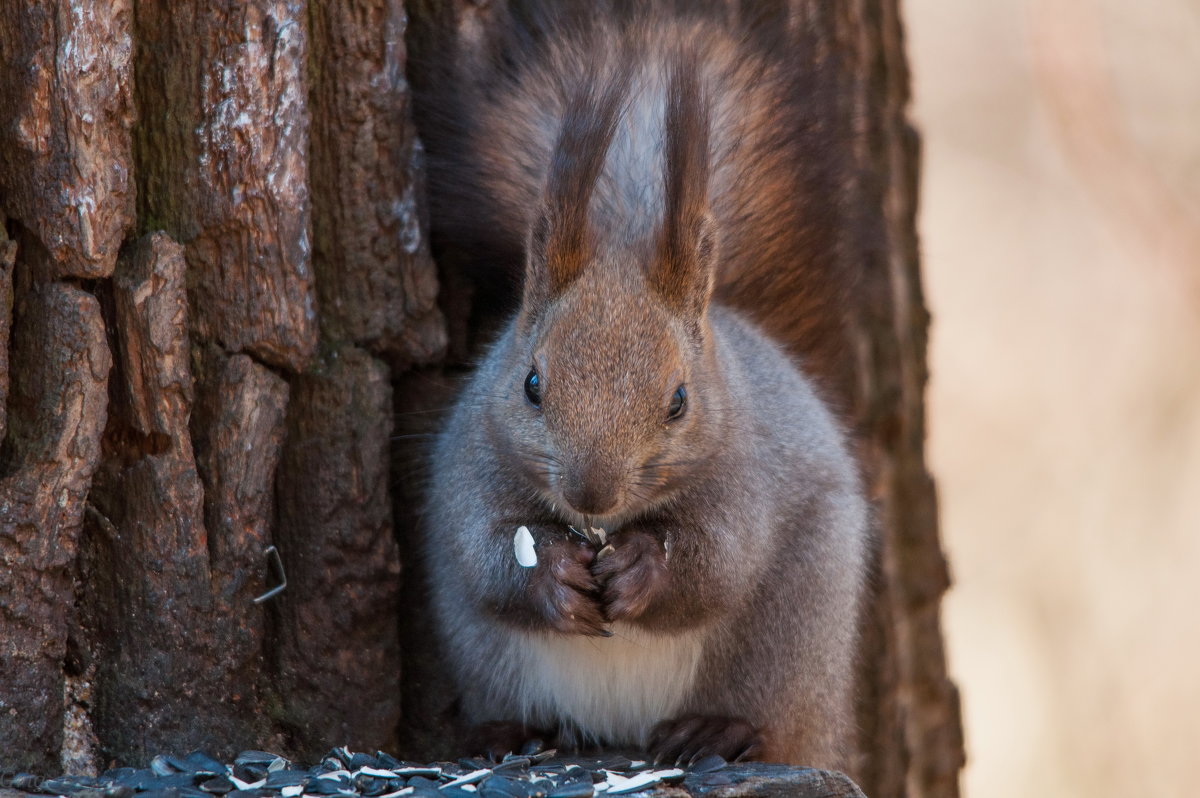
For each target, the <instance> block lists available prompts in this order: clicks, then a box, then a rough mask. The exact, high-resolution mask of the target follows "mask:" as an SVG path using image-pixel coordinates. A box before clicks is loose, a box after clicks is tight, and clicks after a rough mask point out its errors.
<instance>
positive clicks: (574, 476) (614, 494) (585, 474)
mask: <svg viewBox="0 0 1200 798" xmlns="http://www.w3.org/2000/svg"><path fill="white" fill-rule="evenodd" d="M561 485H562V493H563V498H564V499H566V501H567V504H569V505H571V507H572V508H573V509H574V510H575V511H576V512H578V513H579V514H581V515H604V514H605V513H608V512H610V511H612V510H613V509H614V508H616V506H617V503H618V501H619V500H620V498H621V483H620V474H619V472H618V471H617V470H616V469H609V468H605V467H604V466H602V465H598V464H591V465H588V466H586V467H584V468H578V469H572V470H571V472H570V473H568V474H565V475H564V478H563V480H562V483H561Z"/></svg>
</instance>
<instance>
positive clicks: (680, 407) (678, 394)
mask: <svg viewBox="0 0 1200 798" xmlns="http://www.w3.org/2000/svg"><path fill="white" fill-rule="evenodd" d="M685 409H687V389H686V388H684V387H683V386H682V385H680V386H679V387H678V388H676V389H675V393H674V394H673V395H672V396H671V404H670V405H669V406H668V407H667V421H674V420H675V419H677V418H679V417H680V416H682V415H683V411H684V410H685Z"/></svg>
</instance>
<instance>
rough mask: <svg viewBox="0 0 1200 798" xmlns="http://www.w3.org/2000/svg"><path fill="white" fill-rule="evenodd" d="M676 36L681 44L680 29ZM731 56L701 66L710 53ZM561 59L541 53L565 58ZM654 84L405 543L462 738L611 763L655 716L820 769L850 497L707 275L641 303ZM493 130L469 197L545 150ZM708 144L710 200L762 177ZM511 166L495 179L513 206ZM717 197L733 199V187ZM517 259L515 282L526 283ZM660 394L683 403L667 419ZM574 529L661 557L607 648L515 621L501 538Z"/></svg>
mask: <svg viewBox="0 0 1200 798" xmlns="http://www.w3.org/2000/svg"><path fill="white" fill-rule="evenodd" d="M688 37H689V38H688V41H693V40H702V39H703V35H702V33H698V32H697V31H696V30H694V29H692V28H689V29H688ZM670 38H671V37H670V36H667V35H665V34H663V35H659V36H646V35H642V36H641V37H640V38H639V41H640V42H641V43H642V45H643V46H650V45H652V44H653V43H654V42H656V41H659V40H661V39H670ZM647 42H649V43H650V44H647ZM732 46H733V45H732V44H731V43H730V42H727V41H723V42H722V43H721V46H720V47H719V48H716V50H717V51H718V52H719V53H720V55H721V58H726V59H727V58H728V50H729V49H730V48H731V47H732ZM563 47H565V48H566V49H568V50H569V49H570V42H569V41H568V42H567V43H566V44H565V45H563ZM632 52H633V53H634V56H635V57H636V56H637V53H638V52H639V51H638V50H637V49H636V48H635V49H634V50H632ZM700 54H701V57H703V55H704V51H703V49H701V53H700ZM568 55H569V54H568ZM568 55H564V54H563V52H561V50H555V51H554V53H553V59H552V60H555V61H556V62H557V63H569V62H573V60H574V61H579V60H580V54H578V53H575V54H574V55H573V58H572V57H568ZM667 60H668V58H667V56H664V55H647V56H646V63H654V64H658V65H660V67H661V65H662V64H663V63H665V61H667ZM719 66H720V65H719V64H718V65H717V66H712V65H708V66H706V68H705V72H706V74H707V73H714V72H719V71H720V70H719V69H718V68H717V67H719ZM600 72H601V74H600V75H599V77H597V78H595V79H598V80H602V79H603V77H604V75H603V73H604V70H600ZM664 74H665V73H664V72H656V73H654V74H653V75H651V76H650V77H647V75H646V74H645V73H643V74H642V75H641V76H640V78H638V79H635V80H634V82H633V88H632V89H631V91H632V92H633V97H632V98H631V99H630V100H629V101H628V103H627V106H626V116H625V117H624V122H623V124H622V125H621V126H618V128H617V132H616V135H615V137H614V140H613V143H612V145H611V149H610V151H609V155H608V162H607V167H606V169H605V171H604V172H603V174H602V175H601V177H600V182H599V184H598V190H597V198H596V199H595V200H594V201H593V206H592V228H591V230H592V235H593V236H594V239H595V241H596V244H597V246H596V247H595V250H594V251H593V252H592V255H591V257H590V259H589V261H588V262H587V264H586V266H585V268H583V270H582V272H581V273H580V274H579V276H578V277H577V278H576V279H575V280H574V281H573V282H572V283H571V284H570V285H569V286H567V287H566V288H565V289H563V290H561V292H560V293H558V294H557V295H554V296H550V297H541V298H539V299H538V300H537V302H536V303H535V304H534V305H533V306H530V303H531V302H532V300H530V298H529V295H527V297H526V303H525V305H523V307H522V308H521V311H520V313H519V314H518V317H517V319H515V320H514V321H513V322H512V323H510V324H509V325H508V326H507V328H506V329H505V330H504V331H503V333H502V334H501V335H500V336H499V338H498V340H497V341H496V342H495V343H494V344H493V345H492V346H491V348H490V349H489V350H488V352H487V353H486V355H485V356H484V358H483V359H482V362H481V363H480V365H479V367H478V369H477V370H476V372H475V373H474V375H473V376H472V378H471V379H470V381H469V383H468V384H467V385H466V386H465V388H464V389H463V391H462V394H461V397H460V398H459V400H458V403H457V405H456V407H455V408H454V410H453V412H452V414H451V416H450V417H449V419H448V422H447V424H446V426H445V428H444V430H443V431H442V433H441V434H440V436H439V438H438V441H437V445H436V450H435V453H434V459H433V471H432V477H433V478H432V484H431V490H430V494H429V497H428V509H427V513H426V519H427V531H426V538H425V554H426V557H427V560H428V570H429V573H430V574H431V578H432V586H433V598H434V609H435V612H436V613H437V620H438V628H439V629H440V631H441V633H442V637H443V644H444V646H445V650H446V655H447V657H448V660H449V663H450V665H451V667H452V669H453V673H454V676H455V678H456V681H457V683H458V685H459V686H460V688H461V690H462V695H463V706H464V708H465V711H466V713H467V714H468V717H469V718H470V719H471V720H472V721H474V722H483V721H489V720H519V721H524V722H527V723H531V724H540V725H546V724H554V725H559V726H561V728H562V730H563V734H564V736H565V737H567V738H574V739H576V740H580V741H595V742H601V743H606V744H610V745H616V746H629V745H644V744H645V743H646V742H647V736H648V734H649V732H650V730H651V728H652V727H653V725H654V724H655V723H657V722H659V721H663V720H668V719H669V718H670V717H674V716H678V715H685V714H689V713H696V714H704V715H723V716H728V717H731V718H740V719H744V720H746V721H748V722H749V723H750V724H752V725H753V726H755V727H756V728H759V729H761V730H762V731H763V733H764V736H765V740H766V750H765V755H766V756H767V757H770V758H773V759H777V760H781V761H789V762H795V763H801V764H805V765H816V766H823V767H844V765H845V761H844V757H845V755H846V754H847V752H848V750H849V744H850V741H851V739H852V716H853V712H852V682H853V672H854V660H855V646H856V640H857V636H858V623H859V614H860V610H861V606H860V605H861V603H862V595H863V591H864V572H865V562H866V558H867V556H868V552H867V548H868V512H867V504H866V501H865V499H864V497H863V493H862V487H861V485H860V482H859V477H858V474H857V470H856V465H855V463H854V461H853V458H852V457H851V455H850V453H849V449H848V444H847V441H846V438H845V435H844V433H843V432H842V431H841V430H840V429H839V426H838V424H837V422H836V420H835V419H834V417H833V415H832V414H831V412H830V411H829V410H828V408H827V407H826V405H825V404H824V403H823V402H822V400H821V399H820V397H819V396H818V395H817V393H816V392H815V391H814V389H813V388H812V386H811V384H810V382H809V380H808V379H806V377H805V376H804V375H803V374H802V373H801V371H800V369H799V368H797V366H796V364H795V363H794V362H793V361H792V360H791V359H790V358H789V357H788V356H787V355H786V354H785V353H784V352H783V351H782V350H781V349H780V348H779V346H777V345H776V344H775V343H773V342H772V341H771V340H769V339H768V338H767V337H766V335H765V334H764V333H763V332H762V331H761V329H760V328H759V327H757V326H756V325H754V324H752V323H751V322H749V321H748V320H747V319H746V318H744V317H743V316H742V315H740V314H739V313H738V312H736V311H734V310H731V309H728V308H726V307H723V306H721V305H720V304H718V302H719V298H718V301H714V302H713V303H711V304H709V303H708V294H707V291H708V290H710V289H711V280H701V281H697V282H696V284H695V285H696V286H697V287H695V288H689V289H688V290H692V291H695V292H699V293H697V295H696V296H695V297H694V299H695V302H694V303H693V305H694V306H695V307H697V308H700V311H699V312H700V313H701V315H700V318H699V319H696V318H689V317H688V313H687V312H686V311H681V310H680V309H679V308H680V306H679V305H678V304H672V303H670V302H667V301H665V300H664V298H663V297H660V296H658V295H657V294H656V293H655V291H654V290H652V289H651V287H650V283H651V281H650V278H649V276H648V275H652V274H653V273H654V270H655V269H656V268H660V267H658V266H656V265H655V262H654V259H655V255H654V252H655V250H654V247H653V241H654V236H655V235H656V232H657V231H658V230H659V229H660V227H661V226H663V225H670V224H671V220H668V219H661V214H662V210H661V209H662V207H663V197H662V194H663V182H662V177H661V172H662V169H663V168H664V167H663V154H662V153H663V136H662V134H661V131H655V130H654V129H653V125H654V124H659V125H662V124H663V121H662V119H663V110H662V109H663V106H664V102H663V95H664V91H665V88H664V86H665V81H666V78H665V77H664V76H663V75H664ZM635 77H638V76H635ZM566 83H569V81H566V80H565V79H560V80H555V81H551V80H549V79H546V78H545V77H544V76H542V75H541V73H539V72H538V70H537V69H533V70H531V72H530V74H529V75H528V76H527V79H526V80H525V81H524V82H522V81H521V80H520V79H517V80H516V81H515V85H516V86H517V89H515V90H514V91H513V92H512V95H511V106H506V104H505V103H506V102H508V101H509V100H508V99H506V97H504V96H498V97H496V98H494V99H493V100H492V103H491V105H490V106H489V107H488V109H487V111H486V113H485V114H484V116H485V117H486V118H489V119H502V118H503V117H504V115H505V114H506V112H507V113H510V114H514V113H516V112H517V111H519V110H520V109H521V108H526V107H529V106H530V105H531V104H532V103H533V100H531V98H533V97H536V96H538V94H539V92H543V93H547V94H548V95H552V96H547V98H546V99H545V101H544V102H540V103H537V106H538V107H539V108H540V109H549V110H547V111H546V112H550V111H552V110H553V109H561V108H563V107H564V106H565V104H566V102H565V99H564V98H563V97H562V96H561V92H562V91H564V89H563V88H562V87H563V85H564V84H566ZM708 91H710V92H717V93H718V96H717V97H715V98H714V99H715V101H714V102H713V104H712V107H713V113H714V115H715V118H716V124H717V126H718V127H719V126H720V125H722V124H723V121H722V120H724V119H725V118H727V117H729V116H730V115H732V114H733V113H734V110H732V109H734V108H736V106H737V104H738V102H739V101H740V100H739V98H738V97H736V96H733V97H731V96H725V95H721V94H720V92H721V86H720V85H719V81H718V82H717V83H716V84H715V85H710V86H708ZM556 92H557V93H556ZM742 99H743V100H745V99H746V98H742ZM751 99H753V98H751ZM751 110H753V109H751ZM758 110H759V111H760V112H761V111H762V109H758ZM746 115H747V116H753V114H750V113H749V112H747V114H746ZM704 121H705V124H707V120H704ZM513 129H514V130H516V129H523V130H525V131H526V132H529V131H533V132H532V133H529V136H530V139H529V143H528V148H527V149H526V150H525V151H523V152H510V153H508V154H507V157H506V158H505V159H501V160H497V161H490V162H488V163H487V164H486V166H487V175H486V178H487V180H488V181H490V182H494V183H497V184H503V183H504V181H505V179H506V178H505V174H504V169H505V168H507V167H506V164H510V165H511V164H521V163H526V164H528V163H529V162H530V161H532V162H533V163H532V167H531V168H532V169H533V170H534V171H535V172H536V173H540V174H544V173H545V171H546V165H545V163H543V161H545V160H546V159H547V158H549V157H550V155H551V153H550V147H551V144H550V143H549V138H547V137H545V136H544V137H541V138H539V136H538V134H536V131H538V130H546V131H549V132H548V133H547V136H548V137H550V138H552V137H553V135H554V125H548V124H547V123H546V121H545V120H544V119H542V118H540V117H538V116H537V115H534V114H526V115H525V116H523V117H522V121H521V122H520V123H519V124H515V125H514V126H513ZM498 135H501V134H498ZM502 137H503V136H502ZM517 138H519V136H515V137H514V139H513V140H516V139H517ZM744 138H746V139H747V140H750V141H751V142H752V141H753V136H750V135H748V134H747V136H745V137H744ZM722 141H723V139H721V138H720V137H718V138H717V140H716V141H715V143H714V144H713V147H714V148H720V149H721V153H722V154H721V157H720V158H718V159H717V161H716V163H715V165H714V166H713V169H714V170H715V174H714V179H713V180H712V181H711V182H710V186H711V190H712V192H713V196H712V197H710V199H709V202H710V204H711V206H712V207H715V208H721V207H725V205H723V204H722V203H723V199H722V196H721V192H722V190H723V188H722V187H723V186H725V185H726V184H730V183H731V182H732V183H736V182H737V181H738V170H737V165H738V162H739V160H742V161H743V162H745V163H749V164H751V165H752V166H753V168H752V169H750V175H751V177H752V176H753V172H754V171H755V170H756V169H757V168H759V166H760V165H761V163H762V162H763V160H764V158H763V157H758V156H755V154H754V153H752V152H748V153H739V152H738V151H737V148H736V147H734V146H733V145H732V144H723V143H722ZM483 155H484V153H481V156H480V157H483ZM765 160H769V158H766V159H765ZM651 167H653V168H651ZM512 168H514V169H515V168H516V167H515V166H514V167H512ZM528 174H529V170H528V169H522V170H520V174H517V173H515V172H514V173H513V174H512V175H511V182H510V185H511V186H512V189H511V193H512V194H514V195H520V194H521V193H522V191H520V190H519V189H518V188H517V187H518V186H519V185H520V184H521V183H522V181H523V180H525V179H527V176H528ZM737 191H738V192H739V195H738V196H739V200H738V201H739V202H741V201H743V199H742V198H744V196H745V195H746V191H745V187H744V186H739V187H738V189H737ZM727 204H728V203H726V205H727ZM626 214H632V216H627V215H626ZM622 217H625V218H624V219H622ZM634 217H636V218H634ZM784 221H786V220H784ZM626 222H627V223H626ZM732 223H733V222H732V221H731V220H730V214H728V213H726V214H718V215H717V224H716V237H717V240H718V241H721V240H727V239H731V240H737V241H738V242H739V247H743V248H744V247H745V246H746V244H745V241H744V240H743V239H741V238H740V237H739V236H738V233H737V231H733V230H730V229H729V225H730V224H732ZM524 233H527V229H526V230H525V231H523V234H524ZM705 257H706V256H697V257H696V258H695V260H696V265H695V266H694V268H696V269H704V270H706V271H707V273H708V275H709V276H710V277H711V275H712V272H713V270H716V271H717V272H719V273H721V274H723V275H724V278H723V279H725V280H736V274H731V272H732V271H734V270H736V268H737V265H738V264H737V261H736V260H732V261H731V258H730V257H728V255H726V256H724V257H723V256H722V255H721V248H720V247H719V246H718V248H717V250H716V254H715V255H713V257H715V258H716V262H715V263H714V262H710V261H707V260H705ZM535 261H536V258H533V259H531V262H530V263H529V264H528V269H530V274H531V275H532V276H531V277H530V278H528V279H533V278H535V277H537V276H538V270H539V269H542V268H544V266H539V264H538V263H536V262H535ZM775 268H778V269H786V268H788V264H787V263H779V264H777V265H776V267H775ZM693 305H689V306H688V307H692V306H693ZM531 367H536V368H537V369H538V372H539V374H540V375H541V377H542V380H543V383H544V396H543V402H542V406H541V408H535V407H533V406H531V405H530V403H529V402H528V401H527V400H526V398H525V396H524V390H523V384H524V381H525V378H526V375H527V373H528V372H529V370H530V368H531ZM677 384H684V385H686V386H687V412H686V414H685V415H684V416H682V417H681V418H680V419H679V420H678V421H672V422H665V421H664V420H663V419H664V416H663V413H664V410H663V408H664V407H665V406H666V403H667V401H668V399H669V397H670V395H671V392H672V391H673V390H674V388H675V386H676V385H677ZM651 466H653V467H651ZM639 469H640V470H639ZM638 474H650V475H651V476H650V477H645V478H640V477H638V476H637V475H638ZM639 479H643V481H642V482H639V481H638V480H639ZM581 480H582V481H588V480H592V481H595V482H596V483H597V484H601V485H602V486H603V488H604V490H606V491H607V492H608V493H609V494H611V495H612V497H615V498H613V504H612V505H611V507H609V508H607V509H606V510H604V511H603V512H602V513H600V514H598V515H594V516H590V517H585V516H584V514H582V513H580V512H578V511H577V510H575V509H574V508H573V507H571V506H570V504H569V503H568V502H567V500H566V499H565V498H564V490H565V488H564V486H570V485H572V484H575V483H576V482H577V481H581ZM606 495H607V494H606ZM585 522H590V523H591V524H592V525H594V526H602V527H604V528H605V529H607V530H609V531H610V532H612V533H616V532H619V531H620V530H623V529H631V530H644V531H645V532H646V533H647V534H649V535H651V536H652V537H653V538H654V539H655V540H658V541H659V542H661V543H662V545H663V546H664V556H665V557H666V568H667V573H668V576H667V577H666V579H667V582H666V584H667V587H666V588H665V592H664V593H662V594H661V595H658V596H657V597H656V598H655V600H654V601H653V602H652V605H651V606H650V607H648V608H647V609H646V610H645V611H644V612H643V613H641V614H640V615H639V616H638V617H634V618H628V619H624V620H622V621H621V622H620V623H619V624H616V625H615V627H614V631H615V632H616V635H615V636H614V637H612V638H602V637H592V636H584V635H582V634H563V633H561V632H559V631H555V630H554V629H552V628H550V627H549V626H548V625H547V624H546V623H544V619H542V618H540V617H539V616H537V614H536V613H535V612H533V610H532V609H530V607H531V605H529V604H528V602H529V600H530V599H529V597H528V596H527V590H529V589H530V584H531V580H532V579H534V578H535V571H536V569H535V568H531V569H526V568H522V567H521V566H520V565H519V564H518V563H517V562H516V559H515V557H514V554H513V542H512V541H513V534H514V532H515V530H516V528H517V527H518V526H520V525H529V526H531V528H535V530H536V531H535V539H536V543H537V547H538V549H539V551H547V549H545V548H544V547H545V546H547V545H550V544H551V543H553V542H555V541H557V542H559V543H563V541H565V540H569V538H570V533H569V532H568V531H567V529H566V526H567V524H575V525H583V524H584V523H585ZM556 535H557V536H560V537H561V538H562V539H563V540H559V539H558V538H556V537H555V536H556ZM589 690H590V691H592V692H588V691H589ZM596 696H598V697H599V698H601V699H603V700H602V701H593V700H591V699H592V698H593V697H596Z"/></svg>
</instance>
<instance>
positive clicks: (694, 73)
mask: <svg viewBox="0 0 1200 798" xmlns="http://www.w3.org/2000/svg"><path fill="white" fill-rule="evenodd" d="M700 81H701V73H700V70H699V64H698V61H697V58H696V56H695V54H694V53H693V54H690V55H685V56H682V57H680V58H679V59H678V60H677V61H676V63H675V64H674V66H673V68H672V70H671V75H670V80H669V83H668V84H667V98H666V110H665V113H664V117H663V125H664V129H665V147H664V155H665V164H664V167H665V168H664V172H663V226H662V230H661V232H660V234H659V239H658V247H657V252H656V253H655V258H654V262H653V264H652V265H651V269H650V275H649V277H650V284H651V286H652V287H653V288H654V289H655V290H656V291H657V292H658V293H659V295H660V296H661V297H662V298H663V300H664V301H665V302H666V303H667V304H668V305H669V306H671V307H672V308H673V309H674V310H675V311H676V312H678V313H680V314H682V315H684V316H687V317H689V318H690V320H692V321H698V320H699V319H700V317H701V316H703V315H704V311H705V309H706V308H707V307H708V300H709V296H710V295H711V294H712V283H713V272H714V270H715V268H716V261H717V243H718V242H717V229H716V222H715V221H714V219H713V217H712V214H711V213H709V211H708V161H709V152H708V148H709V107H708V98H707V96H706V95H705V92H704V89H703V87H702V86H701V82H700Z"/></svg>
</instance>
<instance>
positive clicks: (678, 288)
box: [650, 213, 718, 321]
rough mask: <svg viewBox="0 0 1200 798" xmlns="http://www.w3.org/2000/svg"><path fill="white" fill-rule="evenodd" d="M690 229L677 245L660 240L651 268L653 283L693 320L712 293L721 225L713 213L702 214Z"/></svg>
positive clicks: (681, 234)
mask: <svg viewBox="0 0 1200 798" xmlns="http://www.w3.org/2000/svg"><path fill="white" fill-rule="evenodd" d="M687 228H690V229H686V230H680V231H679V235H678V236H677V237H675V240H674V241H673V242H672V244H673V245H667V243H666V240H664V241H663V242H662V243H660V245H659V248H658V253H657V254H656V256H655V263H654V264H653V266H652V267H651V270H650V285H651V287H652V288H653V289H654V290H655V291H656V292H657V293H658V295H659V296H660V297H661V298H662V299H663V301H664V302H666V304H667V305H668V306H669V307H670V308H671V309H672V310H674V311H675V312H676V313H678V314H679V315H681V316H683V317H684V318H686V319H688V320H689V321H699V320H700V318H701V317H702V316H703V315H704V311H705V310H706V309H707V308H708V300H709V298H710V297H711V296H712V290H713V279H714V273H715V271H716V267H717V256H718V241H717V225H716V222H715V221H714V220H713V217H712V215H711V214H709V213H701V214H698V215H697V216H696V217H695V218H694V219H693V221H692V223H691V224H690V225H687ZM666 238H667V239H668V240H669V238H671V237H670V236H668V237H666Z"/></svg>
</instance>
